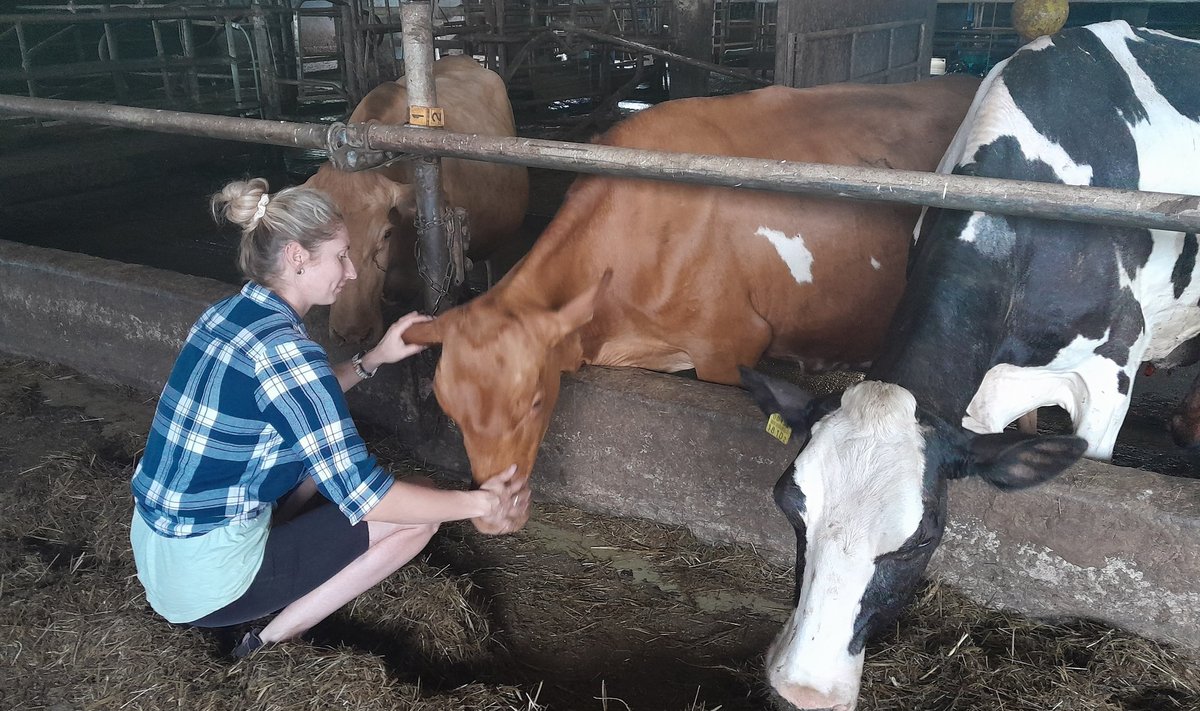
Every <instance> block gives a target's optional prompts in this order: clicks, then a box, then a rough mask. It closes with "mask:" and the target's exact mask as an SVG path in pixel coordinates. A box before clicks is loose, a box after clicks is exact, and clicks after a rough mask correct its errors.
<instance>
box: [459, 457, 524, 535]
mask: <svg viewBox="0 0 1200 711" xmlns="http://www.w3.org/2000/svg"><path fill="white" fill-rule="evenodd" d="M516 475H517V466H516V465H515V464H514V465H512V466H510V467H509V468H508V469H505V470H504V471H503V472H501V473H500V474H497V475H496V476H494V477H492V478H490V479H488V480H487V481H485V482H483V483H482V484H480V485H479V489H477V490H476V492H475V493H477V494H480V495H482V496H485V497H486V503H485V505H486V507H487V508H486V509H485V511H484V512H483V513H482V514H481V515H479V516H476V517H474V518H472V519H471V522H472V523H474V524H475V528H477V529H479V530H480V531H482V532H483V533H493V534H498V533H512V532H513V531H517V530H520V528H521V527H522V526H524V525H525V522H526V521H527V520H529V487H528V480H527V479H526V480H522V481H514V479H515V478H516Z"/></svg>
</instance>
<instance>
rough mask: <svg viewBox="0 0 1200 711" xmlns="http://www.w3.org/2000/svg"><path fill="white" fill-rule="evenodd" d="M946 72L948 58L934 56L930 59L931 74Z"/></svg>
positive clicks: (934, 75)
mask: <svg viewBox="0 0 1200 711" xmlns="http://www.w3.org/2000/svg"><path fill="white" fill-rule="evenodd" d="M945 73H946V58H945V57H933V58H931V59H930V60H929V76H931V77H936V76H941V75H942V74H945Z"/></svg>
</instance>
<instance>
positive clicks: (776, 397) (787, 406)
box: [738, 366, 816, 431]
mask: <svg viewBox="0 0 1200 711" xmlns="http://www.w3.org/2000/svg"><path fill="white" fill-rule="evenodd" d="M738 371H739V372H740V373H741V374H742V386H743V387H745V388H746V389H747V390H749V391H750V395H751V396H752V397H753V398H754V402H756V403H758V407H759V409H760V410H762V411H763V412H764V413H766V414H768V415H771V414H774V413H776V412H778V413H779V415H780V417H782V418H783V421H784V422H786V423H787V425H788V426H789V427H791V428H792V429H794V430H804V431H807V430H808V428H809V427H810V426H811V425H812V410H813V407H812V405H813V403H814V402H815V401H816V398H815V397H814V396H813V394H812V393H810V392H808V391H807V390H805V389H804V388H802V387H800V386H799V385H795V384H793V383H789V382H787V381H786V380H779V379H778V378H772V377H770V376H768V375H763V374H762V373H760V372H758V371H757V370H752V369H750V368H746V367H744V366H738Z"/></svg>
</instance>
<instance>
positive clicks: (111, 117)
mask: <svg viewBox="0 0 1200 711" xmlns="http://www.w3.org/2000/svg"><path fill="white" fill-rule="evenodd" d="M0 114H9V115H14V114H15V115H24V116H39V117H42V118H49V119H60V120H65V121H80V122H87V123H99V124H104V125H109V126H121V127H126V128H137V129H144V130H152V131H160V132H165V133H182V134H189V135H198V136H206V137H210V138H224V139H230V140H236V141H250V142H255V143H267V144H272V145H279V146H296V147H306V148H325V149H328V150H329V151H330V152H331V155H332V156H333V158H334V159H335V161H339V162H341V163H343V164H349V165H352V166H357V167H365V166H367V165H369V164H370V161H371V159H377V158H380V157H384V156H382V155H381V154H382V152H404V153H411V154H417V155H438V156H451V157H456V158H470V159H474V160H483V161H492V162H497V163H512V164H517V165H526V166H533V167H541V168H554V169H558V170H568V171H574V172H582V173H596V174H601V175H612V176H620V177H630V178H647V179H652V180H670V181H677V182H687V183H700V184H707V185H722V186H729V187H737V188H752V189H759V190H772V191H778V192H789V193H801V194H807V195H815V196H820V197H831V198H850V199H857V200H875V201H883V202H896V203H907V204H914V205H929V206H932V207H942V208H949V209H959V210H982V211H986V212H998V213H1004V214H1010V215H1020V216H1028V217H1042V218H1047V219H1055V220H1074V221H1080V222H1091V223H1098V224H1108V225H1118V226H1127V227H1147V228H1157V229H1165V230H1182V231H1185V232H1200V196H1194V195H1178V194H1171V193H1154V192H1141V191H1134V190H1115V189H1111V188H1092V187H1079V186H1072V185H1059V184H1051V183H1032V182H1024V181H1016V180H999V179H995V178H977V177H972V176H962V175H940V174H934V173H922V172H917V171H904V170H888V169H882V168H861V167H849V166H838V165H824V164H816V163H797V162H791V161H775V160H761V159H752V158H732V157H727V156H707V155H696V154H684V153H667V152H661V151H642V150H635V149H631V148H619V147H615V146H599V145H592V144H582V143H566V142H562V141H547V140H538V139H531V138H500V137H491V136H474V135H467V134H457V133H446V132H443V131H426V130H422V129H419V128H412V127H406V126H388V125H384V124H378V123H374V122H368V123H366V124H352V125H350V126H346V125H342V124H333V125H331V126H327V125H323V124H305V123H288V122H282V121H262V120H257V119H245V118H233V117H225V116H210V115H203V114H190V113H182V112H172V111H156V110H151V109H140V108H133V107H127V106H115V105H108V104H94V103H87V102H75V101H60V100H54V99H35V98H28V97H23V96H4V95H0Z"/></svg>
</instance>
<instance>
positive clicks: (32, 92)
mask: <svg viewBox="0 0 1200 711" xmlns="http://www.w3.org/2000/svg"><path fill="white" fill-rule="evenodd" d="M16 28H17V46H18V47H19V48H20V50H21V71H23V72H25V84H26V86H28V87H29V98H31V99H32V98H36V97H37V86H36V85H35V84H34V83H33V75H32V74H31V73H30V72H31V71H33V62H32V61H31V57H30V56H29V44H28V43H27V42H26V41H25V26H24V25H22V24H21V23H20V22H18V23H16Z"/></svg>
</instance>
